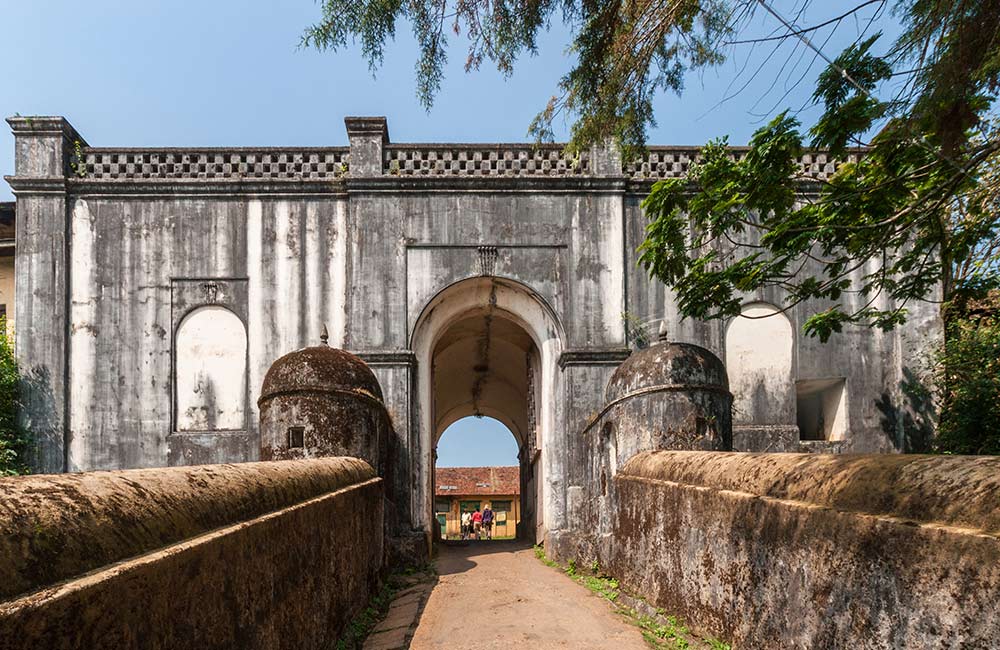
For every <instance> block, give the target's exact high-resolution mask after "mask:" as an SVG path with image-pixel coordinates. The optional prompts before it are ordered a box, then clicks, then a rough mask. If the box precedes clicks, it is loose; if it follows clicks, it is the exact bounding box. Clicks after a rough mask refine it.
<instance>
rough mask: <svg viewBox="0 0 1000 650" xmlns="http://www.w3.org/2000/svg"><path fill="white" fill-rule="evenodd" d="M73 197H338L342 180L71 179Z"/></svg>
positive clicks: (341, 187) (341, 191)
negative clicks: (271, 195)
mask: <svg viewBox="0 0 1000 650" xmlns="http://www.w3.org/2000/svg"><path fill="white" fill-rule="evenodd" d="M67 185H68V187H69V190H70V192H71V193H72V194H74V195H92V194H104V195H116V196H133V195H134V196H141V195H156V196H162V195H192V194H198V195H201V194H219V195H254V194H282V195H315V194H322V195H333V196H337V195H341V196H343V195H344V194H345V187H344V183H343V181H341V180H324V179H253V178H247V179H122V180H98V179H88V178H71V179H69V180H68V183H67Z"/></svg>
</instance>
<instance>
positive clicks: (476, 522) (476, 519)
mask: <svg viewBox="0 0 1000 650" xmlns="http://www.w3.org/2000/svg"><path fill="white" fill-rule="evenodd" d="M472 527H473V528H474V529H475V531H476V539H479V535H480V533H481V531H482V529H483V513H481V512H479V508H476V511H475V512H474V513H472Z"/></svg>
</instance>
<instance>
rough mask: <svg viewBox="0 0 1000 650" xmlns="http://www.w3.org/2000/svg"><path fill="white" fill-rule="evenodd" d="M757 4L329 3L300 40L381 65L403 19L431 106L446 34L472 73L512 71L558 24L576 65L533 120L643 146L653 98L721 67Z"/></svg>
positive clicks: (536, 128)
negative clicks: (564, 27) (352, 49)
mask: <svg viewBox="0 0 1000 650" xmlns="http://www.w3.org/2000/svg"><path fill="white" fill-rule="evenodd" d="M752 4H753V3H748V2H742V1H741V2H728V1H726V0H639V1H626V2H590V1H586V2H575V1H573V0H457V1H453V0H360V1H355V0H323V2H322V17H321V19H320V20H319V21H318V22H317V23H316V24H314V25H312V26H311V27H309V28H308V29H307V30H306V32H305V34H304V35H303V44H304V45H306V46H309V47H316V48H318V49H321V50H339V49H341V48H344V47H346V46H347V45H348V44H349V43H351V42H359V43H360V45H361V52H362V55H363V56H364V57H365V59H366V60H367V61H368V64H369V66H370V67H371V68H372V70H373V71H374V70H376V69H377V68H378V67H379V66H380V65H381V63H382V55H383V51H384V49H385V45H386V42H387V41H388V40H389V39H391V38H393V37H394V36H395V34H396V28H397V23H398V22H400V21H408V22H409V23H411V25H412V28H413V33H414V36H415V38H416V40H417V43H418V46H419V48H420V55H419V56H418V58H417V62H416V70H415V72H416V76H417V94H418V96H419V98H420V100H421V102H422V103H423V104H424V105H425V106H426V107H428V108H429V107H430V106H431V105H432V103H433V100H434V96H435V94H436V93H437V91H438V90H439V89H440V87H441V81H442V79H443V71H444V66H445V63H446V62H447V60H448V48H449V35H453V36H454V37H455V38H465V39H466V41H467V43H468V50H467V52H466V57H465V68H466V70H467V71H470V70H476V69H478V68H479V67H480V66H481V65H482V64H483V63H484V62H487V61H488V62H490V63H492V64H494V65H496V67H497V69H498V70H500V71H501V72H502V73H504V74H505V75H510V74H511V73H512V72H513V70H514V66H515V64H516V63H517V60H518V58H520V57H522V56H524V55H530V54H534V53H535V52H537V48H538V36H539V33H540V32H541V31H543V30H545V29H547V28H548V27H549V25H550V24H551V22H552V21H553V20H562V21H564V22H565V23H567V24H568V25H569V26H570V28H571V30H572V31H573V34H574V37H573V42H572V43H571V44H569V52H570V53H571V55H572V56H573V57H575V65H574V66H573V69H572V70H571V71H570V72H569V73H567V74H566V75H565V76H564V77H563V78H562V80H561V81H560V84H559V89H558V90H559V93H558V94H557V95H555V96H553V97H552V98H551V100H550V101H549V102H548V103H547V105H545V107H544V109H543V110H541V111H540V113H539V115H538V117H537V118H536V119H535V120H534V122H533V123H532V124H531V126H530V131H531V132H532V133H534V134H535V135H536V136H537V137H539V138H541V139H551V137H552V123H553V120H554V119H555V118H556V117H557V116H559V115H565V114H568V115H572V116H573V117H575V118H576V122H575V124H574V126H573V138H572V144H573V145H574V146H583V145H587V144H589V143H591V142H594V141H600V140H604V139H606V138H609V137H612V138H616V139H617V140H618V141H619V142H620V143H621V144H623V145H624V146H625V147H626V148H627V149H630V150H632V149H634V148H635V147H637V146H640V145H641V144H642V142H643V141H644V139H645V134H646V129H647V127H648V126H649V125H650V124H653V123H654V115H653V100H654V98H655V96H656V94H657V93H658V92H661V91H663V90H672V91H680V90H681V88H683V82H684V74H685V72H686V71H688V70H690V69H692V68H698V67H702V66H705V65H711V64H717V63H721V62H722V60H723V56H722V53H721V50H720V45H721V43H722V41H723V39H724V38H725V37H726V36H727V35H729V34H731V33H732V31H733V29H734V27H735V25H736V22H737V20H738V19H739V17H740V16H741V15H744V14H745V13H746V12H747V7H748V6H749V5H752Z"/></svg>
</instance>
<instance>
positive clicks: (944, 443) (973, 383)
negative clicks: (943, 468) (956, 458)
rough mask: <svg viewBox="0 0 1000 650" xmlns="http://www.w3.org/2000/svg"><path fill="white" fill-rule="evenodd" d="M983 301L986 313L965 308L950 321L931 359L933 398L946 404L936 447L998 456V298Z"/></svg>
mask: <svg viewBox="0 0 1000 650" xmlns="http://www.w3.org/2000/svg"><path fill="white" fill-rule="evenodd" d="M972 302H973V304H976V301H972ZM984 303H985V305H984V306H987V308H986V310H985V313H979V314H977V313H974V312H975V310H974V309H971V310H970V309H969V308H968V306H963V309H962V311H961V313H959V314H956V316H955V317H954V318H952V319H951V321H950V322H949V324H948V327H949V332H948V336H947V337H945V340H944V342H943V344H942V345H941V348H940V350H939V351H938V352H937V353H936V355H935V358H934V374H935V377H934V379H935V381H934V385H935V386H936V389H937V390H936V392H937V396H936V397H937V399H938V401H939V402H940V403H941V404H942V405H943V406H944V408H942V410H941V417H940V420H939V422H938V433H937V437H936V440H935V441H934V444H935V448H936V450H937V451H941V452H945V453H955V454H1000V296H998V295H997V294H994V295H992V296H991V299H988V300H986V301H983V302H982V303H979V304H984ZM970 312H973V313H970Z"/></svg>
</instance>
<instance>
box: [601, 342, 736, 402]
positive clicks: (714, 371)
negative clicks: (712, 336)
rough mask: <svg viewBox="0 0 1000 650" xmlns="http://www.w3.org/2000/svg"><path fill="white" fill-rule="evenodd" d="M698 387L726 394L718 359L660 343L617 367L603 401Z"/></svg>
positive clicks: (699, 349)
mask: <svg viewBox="0 0 1000 650" xmlns="http://www.w3.org/2000/svg"><path fill="white" fill-rule="evenodd" d="M667 387H673V388H674V389H679V388H681V387H688V388H693V387H699V388H701V389H717V390H721V391H725V392H728V391H729V378H728V376H727V375H726V367H725V366H724V365H723V363H722V361H721V360H720V359H719V357H717V356H715V355H714V354H712V353H711V352H709V351H708V350H706V349H705V348H703V347H701V346H698V345H692V344H690V343H671V342H667V341H661V342H659V343H657V344H656V345H652V346H650V347H648V348H646V349H645V350H640V351H639V352H636V353H635V354H633V355H632V356H630V357H629V358H628V359H626V360H625V361H624V363H622V365H620V366H618V369H617V370H615V374H613V375H612V376H611V381H609V382H608V387H607V390H606V391H605V394H604V397H605V400H606V401H607V402H609V403H610V402H613V401H615V400H619V399H622V398H624V397H628V396H629V395H634V394H637V393H642V392H646V391H649V390H657V389H666V388H667Z"/></svg>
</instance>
